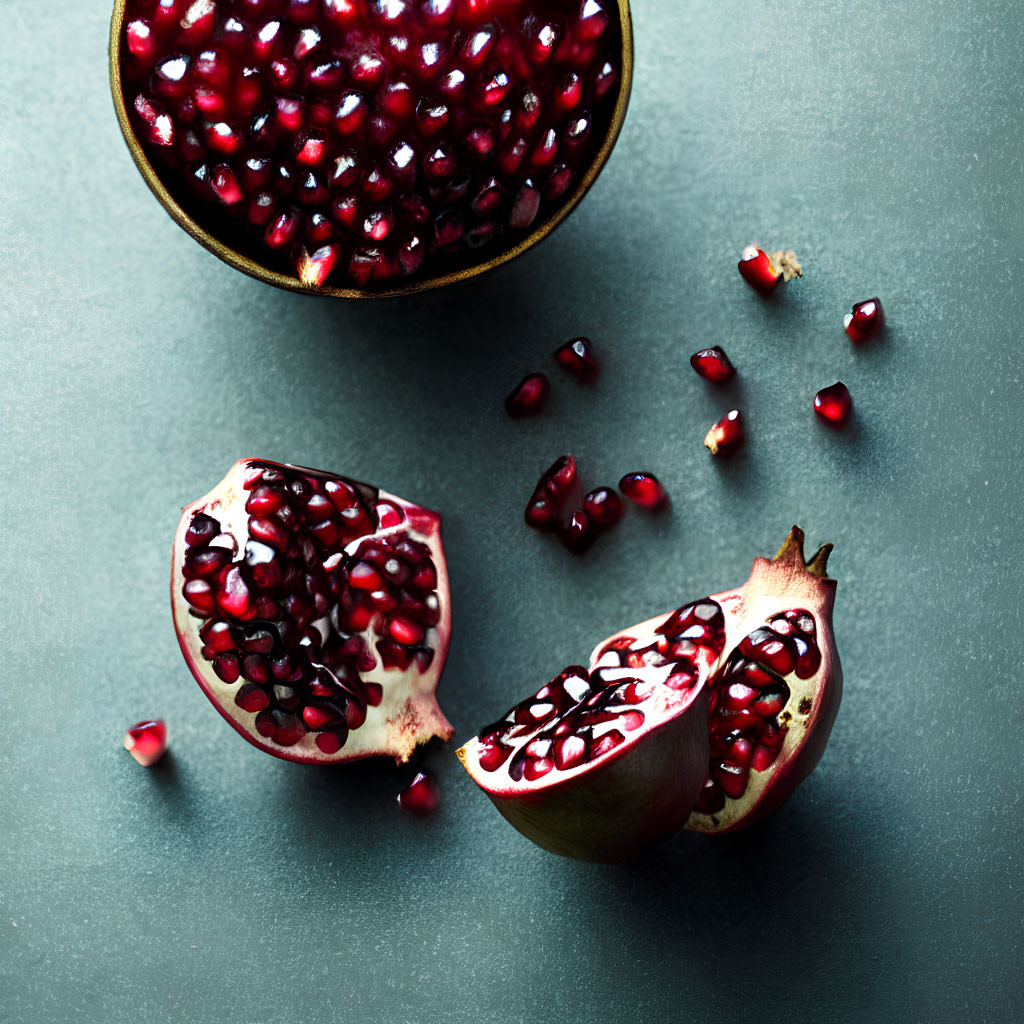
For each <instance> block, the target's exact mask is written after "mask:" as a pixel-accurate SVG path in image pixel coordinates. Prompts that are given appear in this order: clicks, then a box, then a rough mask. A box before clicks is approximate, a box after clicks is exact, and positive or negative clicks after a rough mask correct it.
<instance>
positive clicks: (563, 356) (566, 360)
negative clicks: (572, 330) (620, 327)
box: [555, 338, 598, 380]
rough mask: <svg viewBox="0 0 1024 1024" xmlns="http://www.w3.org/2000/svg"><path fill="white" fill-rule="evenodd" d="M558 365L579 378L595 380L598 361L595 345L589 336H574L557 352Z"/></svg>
mask: <svg viewBox="0 0 1024 1024" xmlns="http://www.w3.org/2000/svg"><path fill="white" fill-rule="evenodd" d="M555 360H556V361H557V362H558V365H559V366H561V367H562V369H563V370H566V371H567V372H568V373H571V374H572V375H573V376H574V377H576V378H577V379H578V380H593V379H594V377H596V376H597V372H598V363H597V359H596V358H595V357H594V345H593V342H591V340H590V339H589V338H573V340H572V341H567V342H566V343H565V344H564V345H563V346H562V347H561V348H560V349H558V350H557V351H556V352H555Z"/></svg>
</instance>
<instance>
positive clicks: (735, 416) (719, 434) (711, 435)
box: [704, 409, 743, 455]
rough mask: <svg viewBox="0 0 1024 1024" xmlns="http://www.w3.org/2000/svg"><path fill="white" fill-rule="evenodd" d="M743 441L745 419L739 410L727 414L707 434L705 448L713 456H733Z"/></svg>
mask: <svg viewBox="0 0 1024 1024" xmlns="http://www.w3.org/2000/svg"><path fill="white" fill-rule="evenodd" d="M742 441H743V417H742V414H741V413H740V411H739V409H733V410H732V411H731V412H727V413H726V414H725V415H724V416H723V417H722V418H721V419H720V420H719V421H718V422H717V423H716V424H715V425H714V426H713V427H712V428H711V429H710V430H709V431H708V433H707V437H705V438H704V447H705V448H707V449H708V451H710V452H711V454H712V455H732V454H733V453H734V452H735V451H736V449H737V448H739V446H740V444H741V443H742Z"/></svg>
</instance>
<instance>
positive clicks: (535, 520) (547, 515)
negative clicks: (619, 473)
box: [526, 455, 583, 530]
mask: <svg viewBox="0 0 1024 1024" xmlns="http://www.w3.org/2000/svg"><path fill="white" fill-rule="evenodd" d="M582 493H583V489H582V487H581V486H580V482H579V479H578V477H577V475H576V460H575V459H574V458H573V457H572V456H571V455H563V456H562V457H561V458H560V459H558V461H557V462H555V463H554V464H553V465H551V466H549V467H548V469H547V470H546V472H545V473H544V475H543V476H542V477H541V478H540V481H539V482H538V483H537V486H536V487H535V488H534V491H533V497H531V498H530V504H529V505H527V506H526V522H527V524H528V525H529V526H532V527H533V528H534V529H537V530H549V529H553V528H554V526H555V525H556V524H557V523H558V521H559V519H560V518H561V515H562V512H563V510H564V509H566V508H570V509H574V508H577V507H578V506H579V504H580V501H581V496H582Z"/></svg>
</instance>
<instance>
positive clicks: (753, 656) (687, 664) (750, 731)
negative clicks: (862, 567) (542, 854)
mask: <svg viewBox="0 0 1024 1024" xmlns="http://www.w3.org/2000/svg"><path fill="white" fill-rule="evenodd" d="M830 550H831V545H825V546H824V547H822V548H821V549H820V550H819V551H818V552H817V553H816V554H815V555H814V557H813V558H812V559H811V560H810V561H809V562H805V560H804V555H803V534H802V532H801V531H800V530H799V529H798V528H796V527H794V528H793V531H792V532H791V533H790V535H789V537H788V538H787V540H786V543H785V544H784V545H783V547H782V549H781V550H780V551H779V553H778V555H777V556H776V557H775V559H774V560H771V561H769V560H768V559H766V558H758V559H756V560H755V562H754V567H753V570H752V572H751V575H750V578H749V579H748V580H747V582H746V583H745V584H744V585H743V586H742V587H738V588H736V589H734V590H730V591H726V592H725V593H722V594H715V595H712V596H711V597H706V598H701V599H700V600H697V601H692V602H690V603H688V604H685V605H682V606H681V607H679V608H678V609H676V610H675V611H673V612H670V613H668V614H665V615H659V616H656V617H654V618H652V619H648V620H647V621H645V622H642V623H640V624H639V625H636V626H631V627H629V628H628V629H625V630H623V631H622V632H620V633H616V634H613V635H612V636H610V637H608V638H607V639H606V640H604V641H603V642H602V643H600V644H598V645H597V647H596V648H595V649H594V652H593V653H592V654H591V657H590V664H589V666H588V667H584V666H582V665H577V666H572V667H570V668H567V669H565V670H564V671H563V672H562V673H561V674H560V675H558V676H557V677H556V678H555V679H554V680H552V682H551V683H548V684H547V685H545V686H543V687H541V689H540V690H538V691H537V693H535V694H534V695H533V696H531V697H528V698H527V699H526V700H524V701H522V702H521V703H520V704H518V705H516V706H515V707H514V708H513V709H512V710H511V711H509V712H508V714H506V715H505V716H504V717H503V718H502V719H501V720H500V721H498V722H496V723H495V724H494V725H491V726H488V727H486V728H485V729H482V730H481V731H480V733H479V734H478V735H477V737H476V738H475V739H473V740H471V741H470V742H469V743H467V744H466V745H465V746H464V747H463V748H462V749H461V750H459V751H458V755H459V758H460V759H461V760H462V763H463V765H464V766H465V768H466V770H467V771H468V772H469V774H470V775H471V776H472V778H473V779H474V781H475V782H476V783H477V784H478V785H479V786H480V787H481V788H482V789H483V790H484V791H485V792H486V793H487V795H488V796H489V797H490V799H491V800H492V802H493V803H494V804H495V806H496V807H497V808H498V810H499V811H500V812H501V813H502V814H503V815H504V816H505V817H506V818H507V819H508V820H509V821H510V822H511V823H512V824H513V825H514V826H515V827H516V828H517V829H518V830H519V831H520V832H522V833H523V834H524V835H526V836H527V837H528V838H530V839H532V840H533V841H534V842H535V843H537V844H538V845H540V846H543V847H545V848H546V849H549V850H552V851H554V852H556V853H560V854H564V855H567V856H572V857H579V858H581V859H585V860H602V861H609V860H622V859H625V858H627V857H631V856H635V855H637V854H639V853H642V852H644V851H645V850H646V849H648V848H649V847H650V846H652V845H653V844H655V843H657V842H659V841H660V840H662V839H665V838H667V837H668V836H669V835H671V834H672V833H673V832H674V831H676V830H677V829H679V828H680V827H682V826H683V824H685V825H686V826H687V827H688V828H691V829H693V830H695V831H699V832H705V833H719V832H729V831H733V830H735V829H737V828H740V827H742V826H744V825H748V824H750V823H751V822H753V821H756V820H758V819H759V818H761V817H763V816H764V815H766V814H768V813H770V812H771V811H772V810H774V809H775V808H777V807H779V806H780V805H781V804H782V803H783V802H784V801H785V800H786V798H787V797H788V796H789V795H790V794H791V793H792V792H793V790H794V789H795V788H796V786H797V785H798V784H799V783H800V782H801V781H802V780H803V779H804V778H806V777H807V775H808V774H810V772H811V771H812V770H813V768H814V767H815V765H816V764H817V762H818V760H819V759H820V757H821V754H822V752H823V750H824V748H825V744H826V742H827V740H828V736H829V733H830V731H831V728H832V724H833V722H834V721H835V717H836V713H837V711H838V709H839V701H840V696H841V692H842V671H841V669H840V665H839V658H838V655H837V653H836V649H835V643H834V640H833V637H832V607H833V602H834V598H835V582H834V581H833V580H830V579H828V578H827V576H826V563H827V560H828V555H829V552H830Z"/></svg>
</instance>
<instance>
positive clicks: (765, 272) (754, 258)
mask: <svg viewBox="0 0 1024 1024" xmlns="http://www.w3.org/2000/svg"><path fill="white" fill-rule="evenodd" d="M737 266H738V267H739V270H740V275H741V276H742V277H743V280H744V281H746V282H747V284H749V285H750V287H751V288H753V289H755V290H756V291H759V292H761V294H762V295H767V294H768V292H770V291H771V290H772V289H773V288H774V287H775V286H776V285H777V284H778V283H779V281H780V280H781V279H782V274H781V272H780V271H778V270H776V269H775V268H774V267H773V266H772V261H771V260H770V259H769V258H768V256H767V255H766V254H765V252H764V250H763V249H758V247H757V246H756V245H748V246H747V247H746V249H744V250H743V252H742V254H741V255H740V261H739V263H738V264H737Z"/></svg>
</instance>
